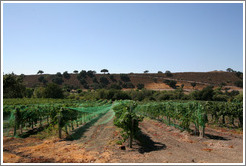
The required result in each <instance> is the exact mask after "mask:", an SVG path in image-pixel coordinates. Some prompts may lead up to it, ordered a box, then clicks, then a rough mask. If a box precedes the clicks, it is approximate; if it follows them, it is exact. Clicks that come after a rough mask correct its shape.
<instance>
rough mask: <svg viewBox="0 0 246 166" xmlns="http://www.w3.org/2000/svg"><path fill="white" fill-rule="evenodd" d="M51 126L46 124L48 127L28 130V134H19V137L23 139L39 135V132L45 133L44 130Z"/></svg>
mask: <svg viewBox="0 0 246 166" xmlns="http://www.w3.org/2000/svg"><path fill="white" fill-rule="evenodd" d="M48 127H49V125H48V124H46V125H43V126H41V127H38V128H34V129H31V130H28V131H27V132H24V133H22V134H19V135H18V136H19V137H21V138H27V137H29V136H31V135H34V134H37V133H38V132H41V131H43V130H44V129H46V128H48Z"/></svg>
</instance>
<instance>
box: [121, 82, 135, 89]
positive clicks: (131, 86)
mask: <svg viewBox="0 0 246 166" xmlns="http://www.w3.org/2000/svg"><path fill="white" fill-rule="evenodd" d="M122 88H135V86H134V85H133V84H132V83H131V82H126V83H123V84H122Z"/></svg>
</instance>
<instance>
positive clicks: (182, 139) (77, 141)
mask: <svg viewBox="0 0 246 166" xmlns="http://www.w3.org/2000/svg"><path fill="white" fill-rule="evenodd" d="M111 115H112V111H109V112H108V113H107V114H105V115H104V116H103V117H102V118H100V119H98V120H96V121H93V122H91V123H89V124H86V125H84V126H81V127H79V128H77V129H76V130H75V131H73V132H72V133H70V135H72V137H71V136H70V139H67V138H65V137H64V139H58V138H55V137H52V138H47V139H44V140H41V139H38V138H36V137H32V136H30V137H28V138H10V137H3V162H4V163H29V162H31V163H35V162H36V163H242V162H243V134H242V133H240V132H235V131H234V130H229V129H227V130H224V129H222V128H218V127H217V128H211V127H209V126H208V127H207V128H206V131H205V134H206V135H205V138H199V137H198V136H193V135H191V134H189V133H188V132H186V131H183V132H182V131H180V130H179V129H176V128H174V127H172V126H167V125H166V124H163V123H161V122H157V121H154V120H150V119H147V118H145V119H144V121H143V122H141V123H140V128H141V133H140V134H139V136H138V139H137V140H135V141H134V142H133V148H129V147H128V142H125V143H124V145H117V143H116V142H117V141H118V140H119V138H120V134H119V129H118V128H116V127H115V126H114V125H113V119H111V120H110V121H108V122H107V119H108V118H109V117H110V116H111ZM103 122H107V123H103ZM121 146H125V148H126V149H125V150H121V148H120V147H121Z"/></svg>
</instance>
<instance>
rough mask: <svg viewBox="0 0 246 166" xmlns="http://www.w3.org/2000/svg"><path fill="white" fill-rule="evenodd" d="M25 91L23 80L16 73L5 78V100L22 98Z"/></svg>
mask: <svg viewBox="0 0 246 166" xmlns="http://www.w3.org/2000/svg"><path fill="white" fill-rule="evenodd" d="M25 90H26V87H25V86H24V85H23V80H22V79H21V78H20V77H18V76H16V75H15V74H14V73H12V74H6V75H4V76H3V98H22V97H24V95H25V94H24V93H25Z"/></svg>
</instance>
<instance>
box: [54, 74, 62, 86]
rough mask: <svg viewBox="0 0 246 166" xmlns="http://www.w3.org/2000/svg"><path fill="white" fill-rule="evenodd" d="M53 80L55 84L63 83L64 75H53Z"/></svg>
mask: <svg viewBox="0 0 246 166" xmlns="http://www.w3.org/2000/svg"><path fill="white" fill-rule="evenodd" d="M52 82H53V83H55V84H58V85H61V84H62V83H63V82H64V81H63V79H62V77H61V76H60V75H59V74H58V75H55V76H53V78H52Z"/></svg>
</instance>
